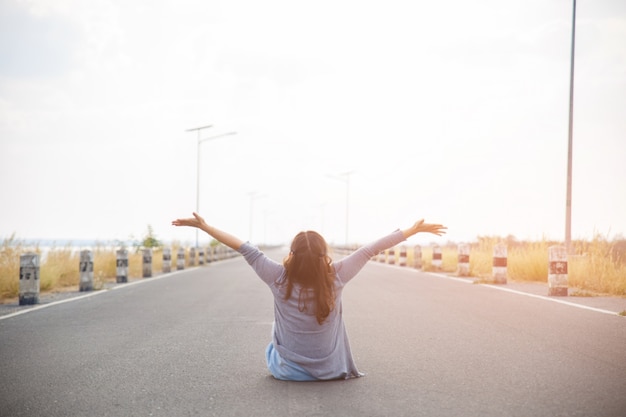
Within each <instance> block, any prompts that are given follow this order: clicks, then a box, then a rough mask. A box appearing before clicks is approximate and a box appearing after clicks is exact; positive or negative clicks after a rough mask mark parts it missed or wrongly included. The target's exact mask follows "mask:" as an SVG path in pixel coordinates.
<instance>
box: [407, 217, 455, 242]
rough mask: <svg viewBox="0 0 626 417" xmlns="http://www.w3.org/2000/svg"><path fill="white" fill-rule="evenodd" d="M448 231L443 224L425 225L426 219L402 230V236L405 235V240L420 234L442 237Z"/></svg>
mask: <svg viewBox="0 0 626 417" xmlns="http://www.w3.org/2000/svg"><path fill="white" fill-rule="evenodd" d="M446 229H447V227H445V226H443V225H441V224H434V223H424V219H422V220H418V221H416V222H415V224H414V225H413V226H411V227H409V228H407V229H404V230H402V234H403V235H404V238H405V239H408V238H409V237H411V236H413V235H415V234H417V233H420V232H422V233H424V232H425V233H432V234H434V235H437V236H441V235H442V234H444V233H446Z"/></svg>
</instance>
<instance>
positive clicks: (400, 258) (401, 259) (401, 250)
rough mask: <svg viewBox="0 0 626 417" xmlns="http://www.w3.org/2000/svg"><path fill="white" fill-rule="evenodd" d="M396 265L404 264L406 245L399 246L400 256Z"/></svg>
mask: <svg viewBox="0 0 626 417" xmlns="http://www.w3.org/2000/svg"><path fill="white" fill-rule="evenodd" d="M398 265H400V266H406V246H401V247H400V257H399V259H398Z"/></svg>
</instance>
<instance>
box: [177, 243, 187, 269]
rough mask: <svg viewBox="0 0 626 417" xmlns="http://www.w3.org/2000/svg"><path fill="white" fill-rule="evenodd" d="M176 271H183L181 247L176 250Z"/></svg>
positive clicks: (183, 263)
mask: <svg viewBox="0 0 626 417" xmlns="http://www.w3.org/2000/svg"><path fill="white" fill-rule="evenodd" d="M176 269H177V270H178V271H181V270H183V269H185V248H183V247H182V246H181V247H180V248H178V253H177V254H176Z"/></svg>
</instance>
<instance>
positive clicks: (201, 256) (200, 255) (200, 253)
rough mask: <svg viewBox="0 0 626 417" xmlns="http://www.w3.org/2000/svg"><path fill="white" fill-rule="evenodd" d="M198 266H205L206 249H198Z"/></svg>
mask: <svg viewBox="0 0 626 417" xmlns="http://www.w3.org/2000/svg"><path fill="white" fill-rule="evenodd" d="M198 265H200V266H202V265H204V248H199V249H198Z"/></svg>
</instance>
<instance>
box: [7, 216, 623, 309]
mask: <svg viewBox="0 0 626 417" xmlns="http://www.w3.org/2000/svg"><path fill="white" fill-rule="evenodd" d="M215 243H216V242H212V245H213V244H215ZM497 243H505V244H506V245H507V250H508V262H507V263H508V265H507V279H508V280H509V281H518V282H519V281H522V282H523V281H534V282H546V283H547V277H548V247H550V246H552V245H556V244H558V243H557V242H551V241H548V240H543V241H537V242H522V241H517V240H515V238H513V237H511V236H509V237H507V238H499V237H478V238H477V240H476V241H475V242H473V243H471V244H470V247H471V249H470V276H471V277H474V278H477V279H479V280H485V281H488V280H489V279H490V278H491V276H492V265H493V247H494V246H495V245H496V244H497ZM182 246H183V247H188V246H189V245H182ZM168 247H169V248H171V254H172V269H175V268H176V253H177V251H178V248H179V247H181V243H180V242H173V243H172V244H170V245H168ZM143 248H152V251H153V255H152V269H153V271H154V273H155V274H158V273H160V271H161V270H162V259H163V256H162V253H163V252H162V250H163V244H162V242H160V241H159V240H158V239H157V238H156V237H155V235H154V232H153V230H152V228H151V227H150V226H148V231H147V233H146V234H145V236H144V237H143V238H142V239H141V240H139V241H137V242H135V243H134V244H133V247H131V248H126V249H127V250H128V258H129V259H128V260H129V268H128V274H129V279H138V278H141V276H142V252H141V250H142V249H143ZM573 248H574V252H575V255H573V256H570V258H569V259H568V281H569V287H570V288H572V289H575V291H574V292H571V294H572V295H595V294H607V295H616V296H626V240H624V239H613V240H610V241H609V240H608V239H606V238H604V237H602V236H596V237H595V238H594V239H593V240H591V241H575V242H573ZM89 249H91V250H92V251H93V258H94V286H95V288H96V289H99V288H102V286H103V285H104V284H105V283H106V282H115V276H116V250H118V249H120V245H117V246H115V247H111V246H105V245H98V244H97V245H95V247H91V248H89ZM408 249H409V250H408V251H407V262H408V263H409V265H411V264H412V262H413V250H412V248H410V247H409V248H408ZM29 251H31V252H36V253H39V254H40V257H41V268H40V274H41V282H40V288H41V292H42V293H44V292H49V291H76V289H77V288H78V282H79V278H80V277H79V272H78V265H79V260H80V251H79V250H78V249H77V248H75V247H73V246H72V245H71V244H69V245H67V246H60V247H52V248H49V249H48V250H46V252H45V253H42V250H41V249H40V248H39V247H38V246H34V247H33V246H30V247H28V246H26V244H25V243H24V242H23V241H20V240H19V239H17V238H15V236H11V237H9V238H7V239H5V240H4V241H3V242H2V245H1V246H0V303H2V302H4V303H6V302H14V301H15V300H16V299H17V296H18V295H19V269H20V255H21V254H24V253H26V252H29ZM186 252H188V251H186ZM41 255H43V256H41ZM186 256H188V255H186ZM396 256H397V254H396ZM457 258H458V254H457V245H456V244H454V243H448V244H446V245H443V246H442V267H441V269H440V270H439V271H440V272H443V273H447V274H455V273H456V270H457ZM187 261H188V259H186V260H185V265H187ZM422 265H423V269H424V270H426V271H435V268H434V267H433V265H432V247H430V246H423V247H422Z"/></svg>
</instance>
